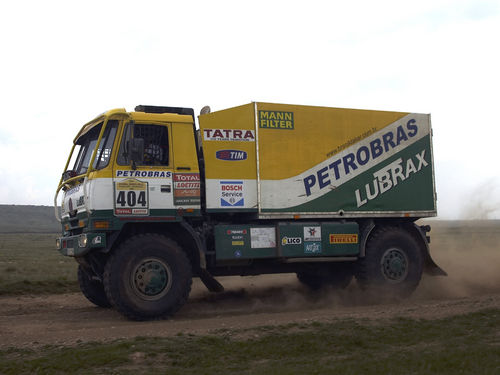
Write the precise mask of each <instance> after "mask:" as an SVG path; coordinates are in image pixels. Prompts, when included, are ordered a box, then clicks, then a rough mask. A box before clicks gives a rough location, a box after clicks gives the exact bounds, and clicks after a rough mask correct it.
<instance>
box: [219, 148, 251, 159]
mask: <svg viewBox="0 0 500 375" xmlns="http://www.w3.org/2000/svg"><path fill="white" fill-rule="evenodd" d="M215 157H216V158H217V159H219V160H225V161H241V160H247V157H248V155H247V153H246V151H241V150H219V151H217V152H216V153H215Z"/></svg>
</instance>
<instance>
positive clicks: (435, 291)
mask: <svg viewBox="0 0 500 375" xmlns="http://www.w3.org/2000/svg"><path fill="white" fill-rule="evenodd" d="M425 224H430V225H431V226H432V231H431V241H432V242H431V255H432V257H433V259H434V261H435V262H436V263H437V264H438V265H439V266H440V267H441V268H443V269H444V270H445V271H446V272H447V273H448V276H447V277H432V276H427V275H424V276H423V279H422V281H421V283H420V285H419V287H418V288H417V290H416V291H415V293H414V294H413V295H412V296H411V297H410V300H411V301H423V300H429V299H431V300H440V299H450V298H465V297H473V296H480V295H485V294H492V293H500V221H495V220H485V221H439V220H433V221H429V222H425ZM219 281H220V282H221V283H222V284H223V285H224V287H225V292H223V293H219V294H212V293H209V292H208V291H206V289H205V287H204V286H203V285H202V284H201V283H200V282H199V280H196V281H195V283H194V285H193V291H192V293H191V296H190V299H189V302H188V305H187V306H186V310H188V311H189V310H190V311H189V315H191V316H193V315H194V316H196V314H197V313H199V314H201V315H203V314H206V313H207V312H208V311H209V312H210V313H211V315H212V314H214V315H216V316H217V315H220V316H225V315H239V314H242V315H243V314H248V313H258V312H270V311H277V312H278V311H300V310H304V309H321V308H332V307H336V306H338V307H350V306H363V305H370V304H374V301H373V299H372V298H367V296H366V294H365V293H364V292H362V291H361V290H360V289H359V288H358V286H357V285H356V281H355V280H353V281H352V282H351V284H350V285H349V286H348V287H347V288H346V289H345V290H340V291H339V290H334V289H328V288H326V289H324V290H321V291H319V292H311V291H310V290H309V289H308V288H306V287H305V286H303V285H302V284H300V282H299V281H298V280H297V278H296V276H295V274H282V275H262V276H250V277H221V278H219ZM383 302H384V301H382V300H381V301H380V302H375V303H383ZM186 310H185V312H188V311H186Z"/></svg>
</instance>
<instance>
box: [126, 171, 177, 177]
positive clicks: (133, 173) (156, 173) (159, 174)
mask: <svg viewBox="0 0 500 375" xmlns="http://www.w3.org/2000/svg"><path fill="white" fill-rule="evenodd" d="M116 177H143V178H171V177H172V172H171V171H124V170H118V171H116Z"/></svg>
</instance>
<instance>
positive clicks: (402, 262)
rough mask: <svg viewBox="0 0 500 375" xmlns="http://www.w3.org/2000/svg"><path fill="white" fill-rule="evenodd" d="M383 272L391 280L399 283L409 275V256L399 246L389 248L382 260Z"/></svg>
mask: <svg viewBox="0 0 500 375" xmlns="http://www.w3.org/2000/svg"><path fill="white" fill-rule="evenodd" d="M380 266H381V269H382V274H383V275H384V277H385V279H386V280H387V281H389V282H393V283H399V282H401V281H404V280H405V278H406V276H407V275H408V257H407V256H406V254H405V252H404V251H402V250H401V249H398V248H390V249H388V250H387V251H386V252H385V253H384V255H382V259H381V260H380Z"/></svg>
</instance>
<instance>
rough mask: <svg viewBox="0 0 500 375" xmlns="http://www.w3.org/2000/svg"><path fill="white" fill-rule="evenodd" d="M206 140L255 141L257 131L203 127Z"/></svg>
mask: <svg viewBox="0 0 500 375" xmlns="http://www.w3.org/2000/svg"><path fill="white" fill-rule="evenodd" d="M203 135H204V137H205V141H231V142H238V141H239V142H255V132H254V131H253V130H244V129H203Z"/></svg>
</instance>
